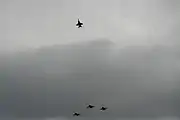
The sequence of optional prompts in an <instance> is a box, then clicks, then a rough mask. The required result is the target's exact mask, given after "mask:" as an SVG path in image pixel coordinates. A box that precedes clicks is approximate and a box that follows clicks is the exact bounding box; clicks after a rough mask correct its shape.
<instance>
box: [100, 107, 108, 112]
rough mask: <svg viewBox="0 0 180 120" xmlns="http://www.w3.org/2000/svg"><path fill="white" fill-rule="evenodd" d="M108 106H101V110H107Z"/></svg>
mask: <svg viewBox="0 0 180 120" xmlns="http://www.w3.org/2000/svg"><path fill="white" fill-rule="evenodd" d="M107 109H108V108H107V107H101V109H100V110H101V111H104V110H107Z"/></svg>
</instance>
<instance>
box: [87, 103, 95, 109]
mask: <svg viewBox="0 0 180 120" xmlns="http://www.w3.org/2000/svg"><path fill="white" fill-rule="evenodd" d="M94 107H95V106H94V105H91V104H89V105H88V106H87V107H86V108H87V109H88V108H94Z"/></svg>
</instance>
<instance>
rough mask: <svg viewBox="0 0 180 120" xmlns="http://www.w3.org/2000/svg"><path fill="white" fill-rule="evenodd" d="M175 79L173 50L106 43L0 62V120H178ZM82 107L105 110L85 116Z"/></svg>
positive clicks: (177, 54)
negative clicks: (78, 119)
mask: <svg viewBox="0 0 180 120" xmlns="http://www.w3.org/2000/svg"><path fill="white" fill-rule="evenodd" d="M179 73H180V49H178V48H177V47H163V46H154V47H127V48H124V49H115V47H114V44H113V43H111V42H110V41H109V40H95V41H92V42H87V43H78V44H72V45H61V46H58V45H57V46H52V47H43V48H40V49H38V50H34V51H28V52H24V53H17V54H13V55H7V56H1V58H0V79H1V81H0V96H1V97H0V116H1V118H6V117H9V116H11V117H12V118H18V119H20V118H31V119H33V118H38V119H39V120H40V119H43V118H46V117H47V118H56V117H58V116H61V117H65V118H67V119H68V118H69V119H71V118H72V112H73V111H79V112H81V113H82V116H83V118H86V119H92V118H93V119H96V118H103V119H104V118H107V119H109V118H111V119H112V118H140V117H142V118H156V117H166V116H177V117H180V87H179V86H180V79H179V78H180V74H179ZM86 103H92V104H95V105H98V106H100V105H101V104H105V105H107V106H108V107H109V108H110V109H109V111H106V112H104V113H100V112H99V111H98V109H97V108H96V109H94V110H90V111H87V110H85V108H84V107H85V106H84V105H85V104H86ZM9 120H10V118H9ZM27 120H28V119H27ZM34 120H35V119H34Z"/></svg>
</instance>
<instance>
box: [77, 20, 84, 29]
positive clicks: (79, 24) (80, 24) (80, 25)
mask: <svg viewBox="0 0 180 120" xmlns="http://www.w3.org/2000/svg"><path fill="white" fill-rule="evenodd" d="M76 26H77V27H78V28H80V27H82V26H83V23H81V22H80V20H79V19H78V23H77V24H76Z"/></svg>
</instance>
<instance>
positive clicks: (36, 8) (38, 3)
mask: <svg viewBox="0 0 180 120" xmlns="http://www.w3.org/2000/svg"><path fill="white" fill-rule="evenodd" d="M179 10H180V1H179V0H1V1H0V14H1V16H0V26H1V27H0V34H1V35H0V42H1V44H0V50H1V52H3V51H4V52H7V51H17V50H23V49H27V48H34V47H40V46H44V45H52V44H66V43H69V42H70V43H71V42H77V41H88V40H91V39H96V38H109V39H110V40H112V41H114V42H115V43H117V44H119V45H120V46H127V45H154V44H171V43H172V41H173V40H172V39H175V38H172V36H174V34H176V35H179V34H178V33H179V27H177V26H179V21H180V17H179ZM78 18H80V19H81V20H82V21H83V22H84V25H85V27H84V28H82V29H77V28H76V27H75V24H76V22H77V19H78ZM177 29H178V33H177ZM174 31H176V33H174ZM165 38H166V39H165ZM167 38H171V40H170V39H168V40H167Z"/></svg>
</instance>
